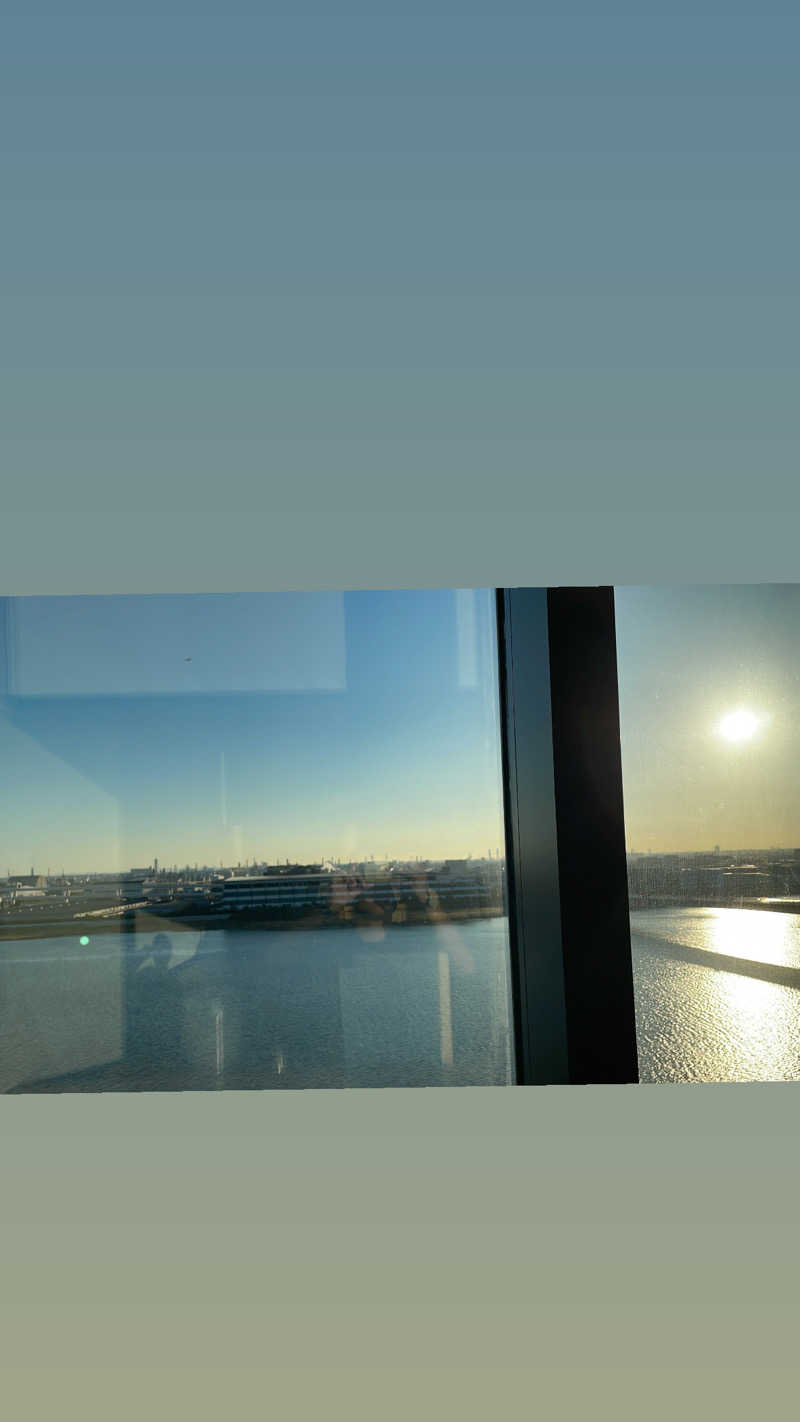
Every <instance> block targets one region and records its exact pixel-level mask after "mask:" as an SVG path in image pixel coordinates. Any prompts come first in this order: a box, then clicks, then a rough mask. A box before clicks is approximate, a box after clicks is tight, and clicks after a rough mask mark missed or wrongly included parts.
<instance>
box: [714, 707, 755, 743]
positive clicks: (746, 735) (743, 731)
mask: <svg viewBox="0 0 800 1422" xmlns="http://www.w3.org/2000/svg"><path fill="white" fill-rule="evenodd" d="M760 724H761V718H760V717H759V716H756V715H754V714H753V712H752V711H731V712H730V713H729V714H728V715H727V716H723V718H722V720H721V721H720V725H719V733H720V735H721V736H724V738H725V740H726V741H749V740H750V737H751V736H754V735H755V733H756V731H757V730H758V728H759V726H760Z"/></svg>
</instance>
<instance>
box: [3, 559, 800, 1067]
mask: <svg viewBox="0 0 800 1422" xmlns="http://www.w3.org/2000/svg"><path fill="white" fill-rule="evenodd" d="M798 621H800V588H793V587H791V588H787V587H778V588H770V587H744V588H673V589H670V588H622V589H616V590H613V589H611V588H550V589H544V588H539V589H536V588H522V589H501V590H498V591H496V592H495V591H492V590H488V589H483V590H474V589H467V590H435V591H427V592H420V591H416V592H411V591H406V592H398V591H394V592H372V593H367V592H358V593H355V592H354V593H325V594H322V593H300V594H288V593H287V594H281V595H276V594H271V595H264V596H251V595H248V596H241V597H231V596H225V597H205V596H200V595H198V596H196V597H174V596H173V597H127V598H125V597H91V598H56V599H52V598H22V599H7V600H6V601H5V603H4V604H3V613H2V618H0V636H1V637H2V645H0V671H1V672H2V674H3V676H4V677H5V683H4V686H3V688H2V691H3V695H2V719H1V720H0V776H1V777H2V787H3V805H4V811H5V814H4V818H3V822H2V839H3V843H2V849H1V850H0V853H1V854H2V859H0V1089H2V1090H3V1091H16V1092H33V1091H97V1090H104V1091H105V1090H123V1091H131V1090H134V1091H135V1090H168V1091H169V1090H193V1089H209V1088H211V1089H226V1088H236V1089H244V1088H253V1089H264V1088H278V1089H285V1088H293V1087H346V1086H414V1085H419V1086H442V1085H498V1086H500V1085H508V1084H511V1083H514V1082H517V1083H520V1084H536V1083H542V1084H548V1083H566V1082H571V1083H593V1082H597V1083H614V1082H617V1083H630V1082H637V1081H644V1082H673V1081H676V1082H691V1081H753V1080H758V1081H761V1080H763V1081H766V1080H770V1081H771V1080H796V1079H800V1061H799V1060H798V1049H797V1045H796V1044H797V1042H798V1040H800V1032H799V1031H798V1029H800V1013H799V1012H798V1002H799V1001H800V998H798V988H800V930H799V929H798V924H800V849H798V848H797V847H796V846H797V845H798V844H800V821H798V820H797V818H796V806H797V805H798V804H800V797H799V796H798V787H797V786H796V785H795V778H796V774H795V768H794V767H795V757H794V755H793V750H794V730H793V728H794V724H795V719H796V709H797V701H798V677H799V676H800V673H798V672H797V671H796V669H795V665H794V660H795V659H794V640H795V631H794V629H795V626H796V625H798ZM2 866H5V871H4V872H3V867H2Z"/></svg>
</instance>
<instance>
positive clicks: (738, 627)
mask: <svg viewBox="0 0 800 1422" xmlns="http://www.w3.org/2000/svg"><path fill="white" fill-rule="evenodd" d="M615 605H616V623H617V647H618V664H619V689H620V728H621V738H622V771H623V790H624V801H625V820H626V835H627V842H628V849H629V850H633V851H634V852H640V853H642V852H647V851H648V850H652V851H653V852H654V853H656V852H658V851H662V852H676V851H693V850H701V851H709V850H712V849H713V848H714V847H715V846H716V845H719V846H720V848H721V849H723V850H725V849H729V850H732V849H770V848H775V847H780V848H794V847H800V754H798V752H799V751H800V586H798V585H793V584H775V585H769V584H763V585H758V584H754V585H741V586H727V587H701V586H683V587H643V588H617V589H616V590H615ZM738 710H747V711H750V712H751V713H752V714H753V716H755V717H757V718H759V721H760V724H759V726H758V729H757V730H756V732H755V734H754V735H752V736H751V737H750V738H748V739H745V740H742V741H739V742H736V741H730V740H728V739H726V737H725V736H724V735H722V734H720V726H721V724H722V722H723V721H724V719H725V717H726V716H728V715H730V714H731V713H733V712H736V711H738Z"/></svg>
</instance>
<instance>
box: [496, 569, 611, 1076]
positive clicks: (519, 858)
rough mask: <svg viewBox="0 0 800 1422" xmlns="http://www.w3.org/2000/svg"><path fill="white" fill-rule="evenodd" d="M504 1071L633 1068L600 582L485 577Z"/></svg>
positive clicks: (605, 606) (593, 1072)
mask: <svg viewBox="0 0 800 1422" xmlns="http://www.w3.org/2000/svg"><path fill="white" fill-rule="evenodd" d="M496 611H497V631H498V638H497V646H498V662H499V666H498V673H499V687H500V711H501V717H500V721H501V741H502V765H503V798H504V812H505V813H504V818H505V831H506V879H507V894H508V919H509V938H510V954H511V977H512V1000H513V1013H514V1039H515V1048H516V1081H517V1083H518V1084H519V1085H567V1084H572V1085H578V1084H583V1085H589V1084H595V1085H600V1084H623V1083H624V1084H628V1083H637V1082H638V1081H639V1069H638V1057H637V1047H636V1015H635V1002H634V990H633V964H632V957H631V939H630V918H629V904H628V873H627V859H626V853H625V820H624V803H623V793H622V760H621V750H620V729H619V692H618V683H617V648H616V629H615V618H614V590H613V588H612V587H581V588H575V587H559V588H499V589H497V590H496Z"/></svg>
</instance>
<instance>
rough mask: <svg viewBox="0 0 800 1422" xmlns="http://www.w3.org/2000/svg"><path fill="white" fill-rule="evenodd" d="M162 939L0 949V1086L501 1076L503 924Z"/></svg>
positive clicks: (388, 1082) (183, 1086)
mask: <svg viewBox="0 0 800 1422" xmlns="http://www.w3.org/2000/svg"><path fill="white" fill-rule="evenodd" d="M166 939H167V941H166V953H165V954H164V955H160V954H159V953H158V952H155V953H153V952H152V951H151V950H152V948H153V936H152V935H151V934H133V933H120V932H119V931H116V932H113V931H112V932H104V933H99V934H96V935H94V934H93V935H91V937H90V941H89V943H88V944H87V945H85V946H82V945H80V943H79V941H78V940H77V939H76V938H74V937H73V938H66V937H65V938H58V937H50V938H42V939H30V940H27V941H19V942H14V943H4V944H0V1090H2V1091H9V1090H22V1089H28V1090H42V1089H50V1090H81V1091H89V1090H148V1091H158V1090H192V1089H198V1088H199V1089H219V1088H226V1087H228V1088H233V1089H249V1088H265V1087H326V1086H340V1087H341V1086H439V1085H444V1084H453V1085H501V1084H505V1083H507V1082H509V1081H510V1080H511V1079H512V1043H511V1038H510V1028H509V1022H510V1014H509V997H508V972H507V956H508V945H507V924H506V921H505V919H479V920H474V921H470V922H462V923H457V924H453V923H450V924H431V925H423V926H420V927H416V926H413V927H405V926H404V927H389V928H387V929H385V930H384V929H383V928H380V927H379V928H372V929H366V930H364V929H355V928H353V929H330V930H327V931H326V930H321V931H304V930H296V931H293V932H274V931H273V932H267V931H263V932H262V931H257V930H247V931H241V930H239V931H235V930H234V931H231V930H217V931H213V932H206V933H203V934H199V933H191V932H184V931H180V932H175V931H173V932H172V933H167V934H166ZM162 946H164V945H162Z"/></svg>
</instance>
